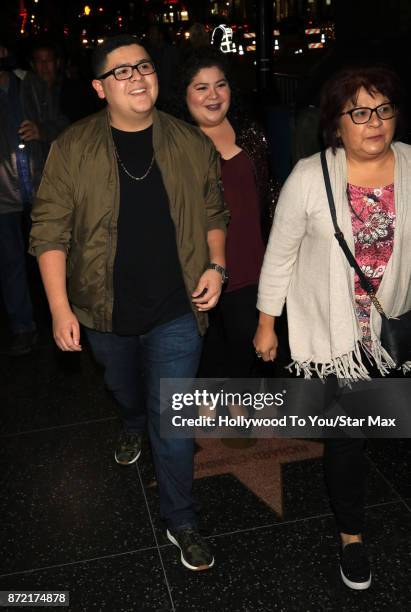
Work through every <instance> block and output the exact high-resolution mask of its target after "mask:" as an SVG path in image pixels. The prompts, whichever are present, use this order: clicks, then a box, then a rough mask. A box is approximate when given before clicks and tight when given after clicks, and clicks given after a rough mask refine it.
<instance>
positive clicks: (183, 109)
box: [165, 46, 237, 124]
mask: <svg viewBox="0 0 411 612" xmlns="http://www.w3.org/2000/svg"><path fill="white" fill-rule="evenodd" d="M213 67H217V68H219V69H220V70H221V72H222V73H223V74H224V76H225V78H226V79H227V81H228V83H229V85H230V89H231V94H232V97H231V106H230V109H231V112H232V106H233V105H234V107H235V108H237V105H236V102H235V101H233V97H235V96H233V85H232V78H231V69H230V64H229V62H228V60H227V58H226V56H225V55H224V53H221V51H218V50H217V49H215V48H214V47H211V46H207V47H199V48H197V49H194V50H192V51H190V52H189V53H188V54H187V55H185V57H184V58H183V60H182V62H181V64H180V66H179V70H178V74H177V79H176V85H175V91H174V95H173V98H172V99H171V100H170V101H169V104H168V105H167V108H166V109H165V110H167V111H168V112H170V113H171V114H173V115H175V116H176V117H179V118H180V119H183V120H184V121H187V122H188V123H192V124H194V123H195V121H194V119H193V118H192V117H191V115H190V112H189V110H188V108H187V104H186V93H187V87H188V86H189V85H190V83H191V81H192V80H193V78H194V77H195V75H196V74H197V73H198V72H199V71H200V70H202V69H203V68H213Z"/></svg>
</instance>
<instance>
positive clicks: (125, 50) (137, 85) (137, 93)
mask: <svg viewBox="0 0 411 612" xmlns="http://www.w3.org/2000/svg"><path fill="white" fill-rule="evenodd" d="M144 60H150V57H149V55H148V53H147V51H146V50H145V49H144V47H141V46H140V45H137V44H136V45H127V46H124V47H118V49H115V50H114V51H112V52H111V53H109V54H108V55H107V59H106V63H105V66H104V68H103V70H102V73H103V74H104V73H105V72H108V71H109V70H112V69H113V68H118V67H119V66H135V65H136V64H138V63H139V62H142V61H144ZM93 87H94V89H95V90H96V91H97V94H98V96H99V98H102V99H106V100H107V104H108V108H109V111H110V116H111V119H112V123H113V125H116V126H118V127H119V128H120V129H121V127H120V126H121V125H128V124H129V125H130V127H131V126H132V125H133V124H134V123H135V122H137V123H140V122H144V123H145V122H146V121H147V120H149V119H150V118H151V115H152V111H153V108H154V105H155V103H156V100H157V96H158V81H157V75H156V73H155V72H153V73H152V74H149V75H145V76H143V75H141V74H140V73H139V72H138V71H137V70H133V74H132V76H131V78H130V79H126V80H123V81H118V80H116V79H115V78H114V75H110V76H108V77H107V78H105V79H101V80H99V79H94V80H93Z"/></svg>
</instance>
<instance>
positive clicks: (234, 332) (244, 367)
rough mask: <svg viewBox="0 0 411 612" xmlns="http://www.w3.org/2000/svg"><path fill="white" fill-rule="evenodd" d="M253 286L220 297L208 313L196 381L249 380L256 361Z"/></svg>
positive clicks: (255, 298)
mask: <svg viewBox="0 0 411 612" xmlns="http://www.w3.org/2000/svg"><path fill="white" fill-rule="evenodd" d="M256 303H257V285H249V286H247V287H243V288H242V289H237V290H235V291H230V292H229V293H223V295H222V296H221V298H220V301H219V303H218V305H217V306H216V308H214V309H213V310H212V311H211V312H210V326H209V329H208V332H207V335H206V337H205V342H204V350H203V355H202V358H201V363H200V369H199V376H200V378H221V377H229V378H250V377H252V376H253V374H254V372H255V367H256V365H257V363H256V362H257V358H256V354H255V350H254V346H253V338H254V334H255V332H256V329H257V324H258V312H257V309H256Z"/></svg>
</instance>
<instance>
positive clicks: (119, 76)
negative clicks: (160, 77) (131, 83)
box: [97, 60, 156, 81]
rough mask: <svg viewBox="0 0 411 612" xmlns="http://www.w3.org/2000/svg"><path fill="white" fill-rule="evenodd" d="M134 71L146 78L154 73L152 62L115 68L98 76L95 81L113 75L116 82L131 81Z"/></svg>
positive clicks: (146, 61)
mask: <svg viewBox="0 0 411 612" xmlns="http://www.w3.org/2000/svg"><path fill="white" fill-rule="evenodd" d="M134 70H137V72H138V73H139V74H141V75H142V76H147V75H148V74H153V72H155V71H156V68H155V66H154V64H153V62H152V61H150V60H143V61H141V62H138V63H137V64H134V66H130V65H127V66H117V68H113V70H109V71H108V72H105V73H104V74H102V75H100V76H98V77H97V79H99V80H101V79H106V78H107V77H109V76H110V75H113V77H114V78H115V79H116V80H117V81H127V79H131V77H132V76H133V71H134Z"/></svg>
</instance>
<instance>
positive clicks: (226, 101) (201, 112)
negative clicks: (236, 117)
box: [186, 66, 231, 127]
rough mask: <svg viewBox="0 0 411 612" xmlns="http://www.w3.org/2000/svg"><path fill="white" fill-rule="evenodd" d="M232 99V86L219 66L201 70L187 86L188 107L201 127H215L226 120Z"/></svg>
mask: <svg viewBox="0 0 411 612" xmlns="http://www.w3.org/2000/svg"><path fill="white" fill-rule="evenodd" d="M230 100H231V91H230V86H229V84H228V82H227V79H226V77H225V74H224V73H223V72H222V71H221V70H220V68H218V67H217V66H212V67H210V68H202V69H201V70H199V71H198V72H197V74H196V75H195V76H194V78H193V79H192V81H191V83H190V84H189V86H188V87H187V94H186V101H187V107H188V110H189V111H190V114H191V116H192V117H193V119H194V121H195V122H196V123H197V125H198V126H199V127H215V126H217V125H219V124H220V123H221V122H222V121H224V119H225V116H226V114H227V111H228V109H229V108H230Z"/></svg>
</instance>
